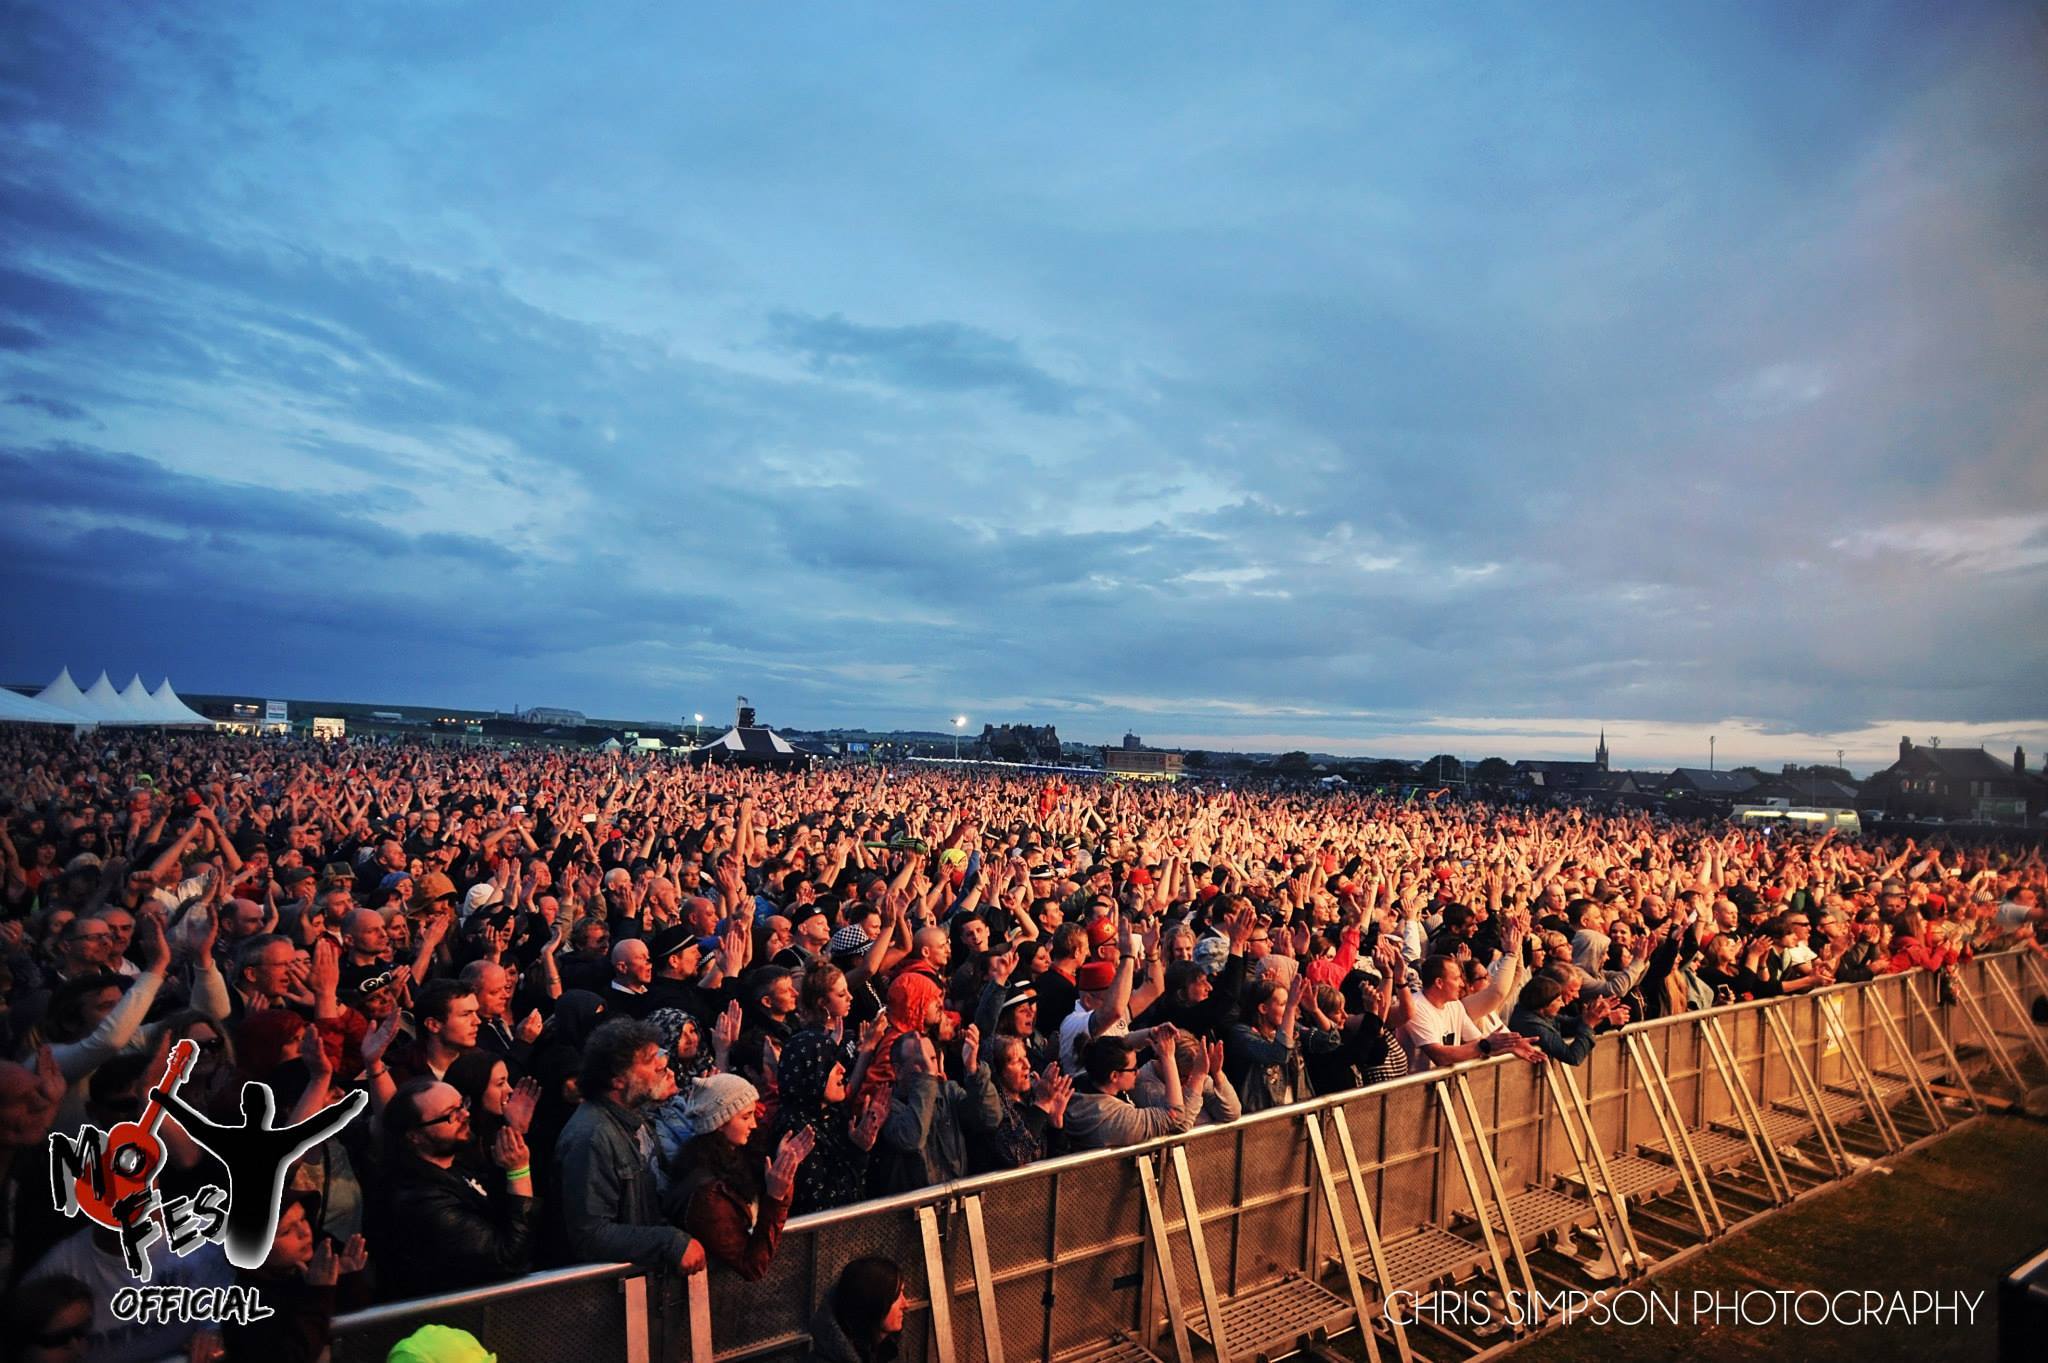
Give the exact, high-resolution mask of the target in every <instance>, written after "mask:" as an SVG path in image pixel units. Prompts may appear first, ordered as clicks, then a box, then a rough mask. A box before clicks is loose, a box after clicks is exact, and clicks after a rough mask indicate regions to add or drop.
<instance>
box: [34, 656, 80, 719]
mask: <svg viewBox="0 0 2048 1363" xmlns="http://www.w3.org/2000/svg"><path fill="white" fill-rule="evenodd" d="M36 699H37V700H39V701H41V702H42V703H43V704H45V705H54V706H56V707H57V708H58V709H59V710H69V711H70V712H71V713H72V714H74V715H77V716H79V717H80V718H85V717H86V714H85V712H86V708H87V707H86V703H85V692H83V691H81V690H79V689H78V683H77V682H75V681H73V680H71V669H70V668H68V667H67V668H65V669H64V670H63V671H62V672H59V673H58V674H57V680H55V681H53V682H51V683H50V684H49V685H48V686H46V687H44V688H43V689H42V690H40V691H38V692H36Z"/></svg>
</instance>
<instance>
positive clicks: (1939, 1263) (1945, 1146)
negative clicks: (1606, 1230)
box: [1508, 1117, 2048, 1363]
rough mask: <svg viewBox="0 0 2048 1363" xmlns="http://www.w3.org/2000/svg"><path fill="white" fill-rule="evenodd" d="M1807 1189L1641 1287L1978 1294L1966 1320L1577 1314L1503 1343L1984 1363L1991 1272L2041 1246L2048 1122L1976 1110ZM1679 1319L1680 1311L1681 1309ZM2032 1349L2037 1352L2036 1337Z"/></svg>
mask: <svg viewBox="0 0 2048 1363" xmlns="http://www.w3.org/2000/svg"><path fill="white" fill-rule="evenodd" d="M1883 1163H1884V1165H1886V1166H1887V1167H1889V1168H1891V1170H1892V1172H1891V1173H1889V1174H1887V1173H1882V1172H1877V1171H1872V1172H1870V1173H1868V1174H1866V1175H1864V1176H1863V1177H1861V1178H1858V1179H1856V1180H1855V1181H1853V1182H1851V1183H1849V1184H1847V1185H1846V1186H1844V1187H1841V1188H1838V1189H1834V1190H1831V1191H1829V1192H1827V1193H1824V1194H1821V1195H1819V1196H1816V1197H1814V1198H1813V1199H1811V1200H1810V1201H1808V1202H1805V1203H1803V1204H1801V1205H1800V1206H1798V1207H1795V1208H1792V1209H1790V1210H1788V1211H1784V1212H1780V1213H1778V1214H1776V1215H1775V1216H1770V1217H1766V1218H1765V1219H1764V1220H1763V1221H1761V1222H1760V1223H1758V1225H1757V1226H1756V1227H1755V1228H1754V1229H1753V1230H1750V1231H1747V1232H1741V1233H1737V1234H1735V1235H1731V1236H1730V1237H1728V1239H1727V1240H1726V1241H1725V1242H1723V1243H1722V1244H1719V1245H1717V1246H1715V1247H1714V1248H1713V1249H1712V1250H1711V1251H1709V1252H1708V1253H1706V1254H1704V1255H1702V1256H1701V1257H1699V1258H1697V1259H1694V1260H1693V1261H1691V1262H1690V1263H1688V1264H1685V1265H1683V1266H1682V1267H1679V1268H1676V1269H1673V1270H1672V1271H1671V1272H1669V1273H1661V1274H1658V1275H1656V1276H1655V1277H1653V1278H1651V1279H1649V1280H1648V1281H1647V1282H1645V1283H1642V1284H1640V1286H1641V1289H1642V1290H1643V1291H1644V1292H1654V1293H1657V1294H1659V1295H1663V1296H1668V1295H1670V1294H1673V1293H1676V1294H1678V1295H1679V1300H1681V1301H1686V1302H1690V1301H1691V1300H1692V1296H1691V1294H1692V1293H1693V1292H1694V1291H1695V1290H1699V1291H1709V1292H1719V1293H1721V1294H1723V1295H1724V1297H1725V1296H1726V1295H1727V1294H1731V1293H1736V1292H1743V1291H1750V1290H1756V1289H1761V1290H1764V1291H1775V1290H1778V1289H1787V1290H1800V1289H1805V1288H1812V1289H1816V1290H1818V1291H1821V1292H1824V1293H1830V1294H1832V1293H1835V1292H1841V1291H1846V1290H1850V1289H1856V1290H1865V1289H1868V1290H1874V1291H1879V1292H1884V1293H1891V1292H1895V1291H1904V1292H1908V1293H1910V1292H1912V1291H1913V1290H1915V1289H1925V1290H1930V1291H1936V1292H1953V1291H1957V1290H1960V1291H1963V1292H1966V1293H1971V1294H1975V1293H1977V1292H1980V1291H1981V1292H1983V1293H1985V1296H1984V1299H1983V1302H1982V1304H1981V1306H1980V1307H1979V1309H1978V1311H1977V1313H1976V1319H1975V1321H1974V1323H1971V1324H1968V1325H1960V1324H1947V1323H1944V1324H1938V1325H1937V1324H1925V1323H1923V1324H1919V1325H1913V1326H1906V1325H1867V1326H1835V1325H1815V1326H1805V1325H1799V1324H1786V1325H1771V1326H1741V1325H1736V1324H1732V1323H1731V1324H1728V1325H1713V1324H1694V1323H1692V1322H1691V1321H1689V1320H1688V1321H1686V1322H1685V1323H1684V1324H1682V1325H1677V1326H1674V1325H1670V1324H1667V1323H1658V1324H1654V1325H1651V1324H1645V1325H1638V1326H1624V1325H1619V1324H1612V1323H1609V1324H1603V1325H1595V1324H1592V1323H1589V1322H1586V1321H1580V1322H1576V1323H1574V1324H1572V1325H1568V1326H1565V1327H1563V1328H1561V1329H1559V1330H1557V1331H1555V1332H1553V1333H1551V1334H1549V1335H1546V1336H1544V1337H1542V1338H1540V1339H1537V1340H1534V1341H1531V1342H1530V1343H1528V1344H1526V1345H1524V1346H1522V1347H1521V1348H1519V1349H1516V1350H1514V1351H1513V1352H1512V1353H1510V1354H1509V1355H1508V1357H1509V1358H1511V1359H1512V1360H1513V1363H1579V1361H1580V1360H1587V1363H1591V1360H1596V1359H1598V1360H1607V1359H1616V1358H1621V1359H1629V1360H1642V1361H1644V1363H1654V1361H1656V1360H1676V1359H1712V1360H1715V1363H1740V1361H1742V1360H1750V1359H1757V1360H1763V1359H1769V1360H1780V1359H1793V1360H1816V1361H1817V1363H1826V1361H1827V1360H1855V1363H1894V1361H1895V1360H1900V1361H1903V1360H1914V1361H1916V1363H1917V1360H1963V1359H1971V1360H1980V1359H1981V1360H1992V1359H1995V1358H1996V1357H1997V1354H1998V1323H1997V1310H1996V1306H1997V1289H1996V1283H1997V1280H1998V1279H1999V1278H2000V1277H2001V1276H2003V1275H2004V1273H2005V1272H2006V1271H2007V1270H2009V1269H2010V1268H2012V1267H2013V1266H2014V1265H2015V1264H2017V1263H2019V1262H2020V1261H2021V1260H2023V1259H2025V1258H2027V1257H2028V1256H2029V1255H2031V1254H2032V1253H2034V1252H2035V1251H2036V1250H2038V1249H2040V1248H2041V1247H2042V1246H2043V1245H2048V1126H2044V1125H2042V1124H2040V1123H2038V1122H2031V1121H2028V1120H2025V1119H2023V1118H2019V1117H1985V1118H1982V1119H1980V1120H1979V1121H1977V1122H1975V1123H1973V1124H1972V1125H1971V1126H1970V1127H1968V1128H1967V1129H1966V1130H1963V1131H1960V1132H1958V1133H1956V1134H1954V1135H1952V1136H1949V1137H1947V1138H1945V1139H1943V1140H1940V1141H1937V1142H1935V1143H1934V1144H1933V1145H1930V1146H1928V1147H1926V1148H1924V1149H1922V1150H1919V1151H1916V1152H1914V1153H1912V1154H1909V1155H1906V1156H1904V1157H1902V1158H1899V1159H1896V1160H1886V1161H1884V1162H1883ZM1681 1318H1682V1319H1683V1317H1681ZM2036 1356H2037V1357H2040V1358H2044V1359H2048V1339H2044V1340H2042V1341H2041V1349H2040V1352H2039V1353H2038V1354H2037V1355H2036Z"/></svg>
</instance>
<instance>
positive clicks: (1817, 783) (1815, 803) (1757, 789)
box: [1742, 775, 1860, 809]
mask: <svg viewBox="0 0 2048 1363" xmlns="http://www.w3.org/2000/svg"><path fill="white" fill-rule="evenodd" d="M1742 798H1743V800H1744V801H1745V802H1746V803H1749V804H1763V803H1767V802H1769V801H1771V800H1782V801H1784V802H1785V803H1786V804H1790V805H1807V806H1811V807H1812V808H1815V809H1855V808H1856V807H1857V804H1858V802H1859V800H1860V796H1859V794H1858V792H1857V789H1856V787H1855V786H1853V785H1844V784H1843V783H1842V782H1840V781H1837V780H1835V779H1834V778H1833V777H1828V776H1797V775H1795V776H1771V777H1766V778H1765V779H1764V780H1763V781H1762V782H1760V783H1758V784H1757V785H1754V786H1751V787H1750V788H1749V789H1748V790H1745V791H1744V792H1742Z"/></svg>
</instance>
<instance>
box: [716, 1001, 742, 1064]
mask: <svg viewBox="0 0 2048 1363" xmlns="http://www.w3.org/2000/svg"><path fill="white" fill-rule="evenodd" d="M739 1039H740V1004H739V1000H738V999H734V1000H733V1001H732V1002H731V1003H729V1004H727V1005H726V1006H725V1011H724V1012H723V1013H720V1014H719V1015H718V1021H717V1022H714V1023H712V1024H711V1053H712V1054H713V1055H714V1056H715V1057H717V1060H718V1068H720V1069H724V1068H725V1056H726V1052H728V1051H730V1050H731V1049H732V1044H733V1043H734V1042H735V1041H738V1040H739Z"/></svg>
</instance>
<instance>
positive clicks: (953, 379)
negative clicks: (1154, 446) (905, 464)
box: [768, 312, 1080, 415]
mask: <svg viewBox="0 0 2048 1363" xmlns="http://www.w3.org/2000/svg"><path fill="white" fill-rule="evenodd" d="M768 321H769V344H770V345H771V346H773V347H775V348H776V349H779V350H785V351H788V352H790V353H792V354H794V355H797V356H799V357H800V358H801V359H802V360H803V361H804V363H805V364H806V365H807V366H809V368H810V369H811V371H812V372H813V373H816V374H821V375H827V376H830V377H835V378H849V379H859V380H864V381H867V382H873V383H881V384H887V385H889V386H891V387H896V388H906V389H912V390H923V391H927V392H934V393H975V392H992V393H998V394H1001V395H1003V396H1005V397H1008V398H1009V399H1011V400H1012V401H1014V402H1015V403H1016V404H1017V405H1018V406H1019V407H1022V408H1023V409H1024V410H1026V411H1028V412H1034V413H1039V414H1045V415H1051V414H1059V413H1064V412H1068V411H1071V410H1072V409H1073V406H1074V403H1075V402H1076V400H1077V399H1078V398H1079V396H1080V390H1079V389H1078V388H1076V387H1074V386H1072V385H1070V384H1067V383H1064V382H1062V381H1061V380H1059V379H1057V378H1054V377H1053V376H1052V375H1051V374H1050V373H1048V372H1046V371H1045V370H1044V369H1041V368H1039V367H1038V366H1037V365H1034V364H1032V363H1031V362H1030V361H1029V360H1027V359H1026V358H1025V357H1024V352H1023V349H1022V347H1020V346H1019V345H1018V344H1017V343H1016V342H1015V341H1010V340H1005V339H1003V338H1002V337H1000V336H994V335H991V334H989V333H988V332H986V331H982V330H980V329H978V328H976V327H971V326H967V325H965V324H963V323H960V322H925V323H920V324H915V325H910V326H896V327H886V326H864V325H862V324H860V323H857V322H849V321H847V320H846V319H845V318H844V317H841V316H838V315H836V314H835V315H833V316H830V317H806V316H803V315H800V314H796V313H788V312H777V313H775V314H773V315H772V316H770V317H769V319H768Z"/></svg>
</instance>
